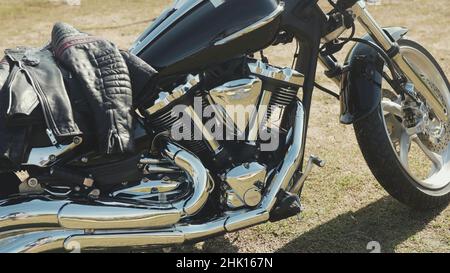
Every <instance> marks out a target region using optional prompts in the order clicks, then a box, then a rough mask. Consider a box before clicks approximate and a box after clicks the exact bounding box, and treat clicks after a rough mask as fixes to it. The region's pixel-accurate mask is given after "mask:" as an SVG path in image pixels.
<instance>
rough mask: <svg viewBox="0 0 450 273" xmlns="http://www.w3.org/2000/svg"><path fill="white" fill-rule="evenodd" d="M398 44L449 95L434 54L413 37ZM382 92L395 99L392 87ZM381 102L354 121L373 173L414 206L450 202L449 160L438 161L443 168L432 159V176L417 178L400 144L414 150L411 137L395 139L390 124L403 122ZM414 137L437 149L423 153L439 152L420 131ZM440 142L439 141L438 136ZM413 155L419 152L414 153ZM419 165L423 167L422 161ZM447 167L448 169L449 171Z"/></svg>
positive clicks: (448, 149)
mask: <svg viewBox="0 0 450 273" xmlns="http://www.w3.org/2000/svg"><path fill="white" fill-rule="evenodd" d="M399 45H400V48H401V50H404V51H405V55H406V56H407V55H408V54H410V56H411V60H409V61H410V63H411V62H413V63H414V62H416V68H417V69H420V68H422V67H423V68H424V70H425V71H420V72H421V73H422V74H424V75H426V77H429V78H430V79H437V80H436V81H438V82H439V83H440V85H439V84H437V85H439V86H440V87H441V88H440V90H441V91H442V93H443V94H441V95H442V96H441V97H442V98H448V97H450V93H449V90H450V84H449V82H448V79H447V78H446V77H445V74H444V72H443V70H442V69H441V67H440V66H439V64H438V63H437V62H436V60H435V59H434V58H433V56H432V55H431V54H430V53H429V52H428V51H427V50H425V49H424V48H423V47H422V46H420V45H419V44H417V43H415V42H413V41H410V40H400V41H399ZM427 73H428V74H430V75H428V74H427ZM436 77H438V78H436ZM445 89H446V90H445ZM383 93H384V97H385V99H386V98H387V97H388V98H389V99H390V101H389V103H390V104H391V105H392V102H393V101H395V99H396V98H395V96H396V95H395V93H394V92H389V90H384V92H383ZM419 95H420V94H419ZM392 96H394V98H393V97H392ZM397 101H398V100H397ZM382 105H383V104H382V103H381V104H380V105H379V106H378V108H377V110H376V111H374V112H373V113H371V114H370V115H368V116H367V117H365V118H363V119H361V120H359V121H357V122H356V123H355V124H354V128H355V133H356V138H357V140H358V143H359V146H360V148H361V151H362V153H363V155H364V158H365V160H366V162H367V164H368V166H369V168H370V169H371V171H372V173H373V174H374V176H375V177H376V179H377V180H378V181H379V183H380V184H381V185H382V186H383V188H384V189H385V190H386V191H387V192H388V193H389V194H390V195H391V196H393V197H394V198H396V199H397V200H399V201H400V202H402V203H404V204H406V205H407V206H409V207H411V208H415V209H434V208H439V207H443V206H446V205H448V203H449V202H450V162H447V161H445V162H444V161H443V164H439V166H441V168H440V169H438V168H437V167H436V166H438V165H435V166H434V165H433V164H434V163H433V164H432V165H433V166H432V167H431V171H429V174H428V175H430V176H429V177H428V178H427V177H425V178H422V179H421V178H418V176H417V175H415V173H413V172H412V171H411V170H410V169H411V167H410V165H409V164H408V155H406V159H405V155H404V154H405V151H403V152H402V150H401V149H402V148H401V147H403V150H405V147H406V150H407V152H406V154H409V153H410V151H411V150H412V148H411V146H412V144H411V143H412V141H411V139H410V140H409V142H407V145H406V146H405V145H403V144H401V143H402V138H401V137H397V138H396V139H394V136H393V134H394V133H393V129H392V128H391V125H392V124H394V125H397V126H398V124H400V125H401V124H402V120H401V118H400V117H399V116H395V115H393V114H392V113H387V112H386V109H385V108H384V107H383V106H382ZM388 127H389V129H390V131H389V130H388ZM445 128H447V129H450V126H448V124H446V125H445ZM394 129H395V130H396V132H397V135H400V136H402V137H403V135H404V134H402V133H400V134H398V132H399V130H404V129H401V128H400V129H399V128H394ZM447 129H446V130H447ZM445 135H446V139H447V138H448V135H450V132H449V133H445ZM396 141H397V142H398V143H399V146H401V147H400V149H399V150H400V151H397V148H396V147H395V143H396ZM414 141H415V142H417V143H418V145H419V146H420V147H421V148H422V149H425V148H426V149H428V148H427V147H430V148H429V149H430V150H433V149H436V150H433V153H430V151H429V150H427V153H424V154H428V156H429V155H430V154H431V155H434V154H437V153H438V152H437V151H438V148H436V147H432V145H431V144H430V143H431V142H427V141H428V140H427V139H425V137H424V136H423V135H420V137H419V135H415V137H414ZM445 141H446V142H445V145H444V146H446V147H444V148H442V147H441V146H442V143H440V145H441V146H440V148H439V149H440V150H439V151H441V150H442V151H443V156H442V158H445V157H446V155H447V153H448V152H450V146H449V143H448V141H447V140H445ZM438 142H440V141H439V140H438ZM427 145H428V146H427ZM414 157H418V156H415V155H413V158H414ZM431 158H432V157H431ZM405 161H406V163H405ZM405 166H406V167H405ZM419 168H421V167H420V165H419ZM447 169H449V171H448V173H447ZM433 175H434V176H433ZM430 181H433V182H434V183H435V184H431V182H430Z"/></svg>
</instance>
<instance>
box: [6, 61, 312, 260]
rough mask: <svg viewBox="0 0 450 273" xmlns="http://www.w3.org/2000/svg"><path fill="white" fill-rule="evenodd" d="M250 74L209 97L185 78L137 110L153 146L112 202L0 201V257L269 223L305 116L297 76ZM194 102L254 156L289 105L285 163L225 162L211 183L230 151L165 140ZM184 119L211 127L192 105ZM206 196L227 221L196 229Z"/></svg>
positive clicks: (255, 68) (206, 136)
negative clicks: (181, 108)
mask: <svg viewBox="0 0 450 273" xmlns="http://www.w3.org/2000/svg"><path fill="white" fill-rule="evenodd" d="M247 68H248V72H249V73H248V75H247V76H245V77H243V78H241V79H238V80H231V81H228V82H225V83H222V84H221V85H219V86H217V87H215V88H212V89H209V90H204V89H202V85H201V77H200V76H192V75H190V76H188V77H187V80H186V82H185V83H184V84H182V85H180V86H178V87H177V88H175V89H174V90H173V91H171V92H161V93H160V94H159V98H158V99H157V101H156V102H155V104H154V105H153V106H152V107H150V108H148V109H140V111H139V112H140V115H142V116H143V117H145V118H146V120H147V121H148V123H149V125H150V126H151V127H152V129H153V130H154V131H155V134H156V135H157V137H156V138H157V139H158V141H156V140H155V142H158V143H154V145H152V151H151V152H150V153H149V154H147V155H144V156H143V158H141V160H140V161H139V169H140V170H142V173H143V177H144V178H143V179H142V181H140V183H137V184H136V183H135V184H127V183H124V184H123V185H122V186H123V187H121V189H118V190H116V191H115V192H112V193H111V194H110V195H109V197H107V198H106V197H99V196H97V197H96V198H95V199H93V200H90V201H80V200H79V199H73V200H72V199H70V198H57V197H56V196H54V195H52V194H50V193H49V192H47V194H44V195H42V194H40V195H36V196H34V195H33V194H26V195H20V196H17V197H14V198H11V199H8V200H4V201H0V252H42V251H47V250H53V249H65V250H69V251H70V250H72V249H73V246H74V244H75V245H76V246H79V247H81V248H82V249H104V248H112V247H121V246H124V245H126V246H133V247H145V246H149V245H152V246H154V245H173V244H182V243H185V242H189V241H195V240H199V239H203V238H208V237H210V236H213V235H215V234H219V233H222V232H233V231H236V230H239V229H242V228H246V227H249V226H252V225H256V224H260V223H263V222H266V221H268V220H269V219H270V217H271V216H270V213H271V211H272V210H273V208H274V207H275V202H276V196H277V194H279V192H280V190H284V191H289V190H290V188H289V187H291V185H292V180H293V179H295V174H296V173H297V172H298V168H299V166H300V161H301V156H300V155H301V154H302V153H303V145H302V139H303V121H304V112H303V106H302V104H301V103H300V101H299V100H297V99H296V97H298V95H299V90H300V87H301V86H302V84H303V76H302V75H301V74H300V73H298V72H296V71H294V70H291V69H288V68H286V69H281V68H277V67H274V66H270V65H268V64H265V63H263V62H261V61H256V60H250V61H249V62H248V67H247ZM193 95H195V96H201V97H203V98H206V99H207V100H206V101H203V103H202V107H207V106H209V105H213V111H214V113H215V115H214V117H213V118H214V119H215V122H216V123H221V124H223V125H226V126H229V127H231V128H232V129H233V132H235V134H234V137H238V140H239V143H241V144H242V145H243V146H242V147H244V146H246V147H255V148H254V149H255V151H258V150H260V148H259V147H260V145H261V138H260V132H261V130H276V131H278V130H284V129H283V128H282V123H283V121H284V119H285V111H286V109H287V107H288V106H290V105H292V106H293V107H295V109H296V113H295V116H294V117H293V119H294V121H293V124H292V127H291V128H290V130H289V131H290V132H289V134H288V135H289V139H288V141H286V143H287V144H288V146H289V147H286V152H285V153H286V154H285V155H284V156H283V158H281V160H280V161H279V162H276V164H274V166H269V164H267V163H266V162H265V161H264V160H262V159H261V160H260V159H259V158H258V157H257V156H254V157H252V158H250V159H248V160H247V159H244V160H241V161H240V162H239V161H237V162H239V163H237V164H226V163H224V162H226V161H227V160H228V161H233V160H230V158H229V157H232V154H231V153H230V154H228V153H226V155H227V156H225V157H223V158H224V160H225V161H223V162H222V161H220V160H218V161H217V162H215V163H216V165H214V166H215V167H214V173H212V170H213V169H212V168H210V167H208V166H209V164H210V162H209V160H208V157H209V158H212V159H213V160H210V161H212V162H213V161H214V160H217V158H219V156H220V155H221V154H222V153H224V152H226V151H227V149H229V148H228V146H227V145H228V144H227V143H226V141H221V140H217V139H215V138H214V137H212V133H211V132H207V131H206V130H203V129H202V130H201V132H202V137H203V138H202V139H201V140H195V139H194V140H184V141H176V142H175V141H173V140H171V138H170V136H168V135H167V133H166V132H167V131H170V130H171V128H173V126H177V124H178V125H179V124H180V123H182V122H183V120H182V119H180V117H178V116H174V115H173V114H172V110H173V108H174V107H175V106H176V105H180V104H183V102H185V103H186V102H191V101H192V100H190V99H189V98H188V97H189V96H193ZM230 105H232V106H233V105H234V106H244V107H249V106H254V108H253V109H254V111H250V112H249V115H247V116H246V117H244V118H242V117H239V116H238V115H236V114H235V113H233V112H232V111H230V110H229V108H227V107H228V106H230ZM186 109H187V110H186V112H187V113H188V116H189V117H190V119H191V121H192V123H193V124H194V125H195V126H197V127H199V128H203V127H204V125H205V124H206V123H207V122H208V119H205V118H203V117H200V116H199V115H198V114H197V112H196V111H195V110H194V105H192V104H187V106H186ZM261 117H262V118H261ZM241 144H239V145H241ZM153 146H155V147H153ZM156 146H157V147H156ZM235 149H236V148H235ZM252 149H253V148H252ZM236 150H239V148H237V149H236ZM155 151H159V153H157V154H155ZM238 152H239V151H238ZM205 154H206V158H205V157H204V156H205ZM269 154H270V152H269ZM233 162H234V161H233ZM217 166H219V167H217ZM294 182H295V181H294ZM213 190H219V191H220V196H221V201H222V202H221V203H222V206H223V207H224V211H226V213H225V214H224V215H223V216H222V217H218V218H217V217H216V218H215V220H213V221H209V222H205V223H203V224H201V223H200V224H195V225H192V224H188V222H186V221H187V220H188V219H190V218H191V217H193V216H195V215H196V214H197V213H198V212H200V211H201V210H202V208H203V207H204V206H205V204H206V202H207V201H208V198H209V197H210V195H211V193H212V192H213ZM249 209H251V210H249ZM18 227H20V228H21V229H20V231H17V228H18Z"/></svg>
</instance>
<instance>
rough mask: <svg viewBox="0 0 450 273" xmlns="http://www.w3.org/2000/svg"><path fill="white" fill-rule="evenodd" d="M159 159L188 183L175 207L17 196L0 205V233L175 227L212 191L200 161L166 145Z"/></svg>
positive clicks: (197, 208)
mask: <svg viewBox="0 0 450 273" xmlns="http://www.w3.org/2000/svg"><path fill="white" fill-rule="evenodd" d="M163 147H164V148H163V155H165V156H166V157H167V158H168V159H170V160H172V161H173V162H174V163H175V164H176V165H178V166H179V167H180V169H182V170H184V171H185V172H186V173H187V174H188V175H189V176H190V178H191V179H192V185H193V188H194V192H193V194H192V196H191V197H190V198H189V199H187V200H183V201H180V202H177V203H173V204H168V205H161V206H153V207H149V206H144V205H139V204H133V203H118V202H109V201H108V200H106V201H105V200H103V201H102V200H99V201H95V202H93V201H89V203H88V202H86V203H82V202H77V201H71V200H63V201H60V200H53V199H51V198H50V197H42V196H39V197H30V196H19V197H13V198H11V199H8V200H4V201H3V202H2V201H0V232H2V231H8V230H11V229H15V228H40V227H56V228H62V229H82V230H86V229H87V230H120V229H155V228H164V227H169V226H172V225H174V224H177V223H178V222H179V221H180V219H181V218H182V217H185V216H192V215H194V214H196V213H197V212H199V211H200V209H201V208H202V207H203V206H204V205H205V203H206V201H207V200H208V197H209V193H210V190H211V187H212V183H211V181H210V176H209V173H208V171H207V170H206V168H205V167H204V166H203V165H202V163H201V161H200V160H199V159H198V158H197V157H195V156H194V155H192V154H191V153H189V152H187V151H185V150H183V149H182V148H180V147H178V146H176V145H174V144H172V143H170V142H166V143H165V145H164V146H163Z"/></svg>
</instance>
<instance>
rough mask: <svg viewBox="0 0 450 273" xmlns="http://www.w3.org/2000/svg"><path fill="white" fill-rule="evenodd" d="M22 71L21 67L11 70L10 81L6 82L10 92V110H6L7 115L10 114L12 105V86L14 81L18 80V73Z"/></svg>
mask: <svg viewBox="0 0 450 273" xmlns="http://www.w3.org/2000/svg"><path fill="white" fill-rule="evenodd" d="M20 71H21V70H20V68H19V69H14V70H13V71H12V72H11V75H10V76H9V78H8V82H7V84H6V87H7V90H8V93H9V102H8V110H7V111H6V114H7V115H9V114H10V112H11V107H12V90H11V87H12V85H13V83H14V81H15V80H16V77H17V74H18V73H19V72H20Z"/></svg>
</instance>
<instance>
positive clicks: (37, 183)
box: [28, 178, 39, 188]
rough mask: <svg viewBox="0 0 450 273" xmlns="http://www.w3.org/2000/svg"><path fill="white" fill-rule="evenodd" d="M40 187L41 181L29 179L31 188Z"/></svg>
mask: <svg viewBox="0 0 450 273" xmlns="http://www.w3.org/2000/svg"><path fill="white" fill-rule="evenodd" d="M38 185H39V181H38V180H37V179H36V178H30V179H28V186H30V187H31V188H36V187H37V186H38Z"/></svg>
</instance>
